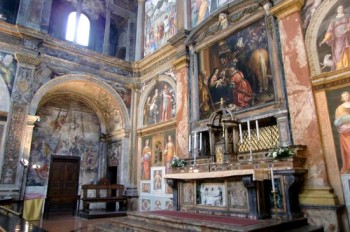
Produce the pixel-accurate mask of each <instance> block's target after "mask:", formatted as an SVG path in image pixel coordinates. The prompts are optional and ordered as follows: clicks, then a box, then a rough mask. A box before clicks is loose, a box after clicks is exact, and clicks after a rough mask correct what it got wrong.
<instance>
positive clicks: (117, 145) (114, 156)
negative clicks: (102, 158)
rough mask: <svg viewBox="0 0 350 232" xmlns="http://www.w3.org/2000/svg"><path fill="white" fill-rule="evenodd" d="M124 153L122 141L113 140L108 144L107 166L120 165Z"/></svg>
mask: <svg viewBox="0 0 350 232" xmlns="http://www.w3.org/2000/svg"><path fill="white" fill-rule="evenodd" d="M121 154H122V145H121V142H111V143H108V144H107V166H108V167H116V166H118V165H119V160H120V156H121Z"/></svg>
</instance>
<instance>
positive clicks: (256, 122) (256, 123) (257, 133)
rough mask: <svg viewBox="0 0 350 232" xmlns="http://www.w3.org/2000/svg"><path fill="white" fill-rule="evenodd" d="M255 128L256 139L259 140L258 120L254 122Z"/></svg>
mask: <svg viewBox="0 0 350 232" xmlns="http://www.w3.org/2000/svg"><path fill="white" fill-rule="evenodd" d="M255 126H256V137H257V139H258V140H260V132H259V122H258V120H255Z"/></svg>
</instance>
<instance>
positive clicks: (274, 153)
mask: <svg viewBox="0 0 350 232" xmlns="http://www.w3.org/2000/svg"><path fill="white" fill-rule="evenodd" d="M294 154H295V150H294V148H292V147H290V146H285V147H276V148H274V149H272V150H271V151H270V152H269V153H268V154H267V157H271V158H273V159H283V158H287V157H291V156H293V155H294Z"/></svg>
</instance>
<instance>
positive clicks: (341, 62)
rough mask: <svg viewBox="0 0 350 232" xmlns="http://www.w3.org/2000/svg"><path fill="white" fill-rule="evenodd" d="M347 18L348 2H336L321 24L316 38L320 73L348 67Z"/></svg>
mask: <svg viewBox="0 0 350 232" xmlns="http://www.w3.org/2000/svg"><path fill="white" fill-rule="evenodd" d="M349 16H350V3H349V1H337V3H336V4H335V5H334V6H333V7H332V8H331V9H330V10H329V12H328V14H327V15H326V17H325V20H324V21H323V22H322V23H321V26H320V29H319V33H318V37H317V47H318V57H319V62H320V68H321V72H329V71H333V70H339V69H343V68H347V67H350V61H349V59H350V39H349V38H350V32H349V29H348V28H349V23H350V17H349Z"/></svg>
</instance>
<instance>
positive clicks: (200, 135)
mask: <svg viewBox="0 0 350 232" xmlns="http://www.w3.org/2000/svg"><path fill="white" fill-rule="evenodd" d="M199 150H200V151H201V150H202V133H199Z"/></svg>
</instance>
